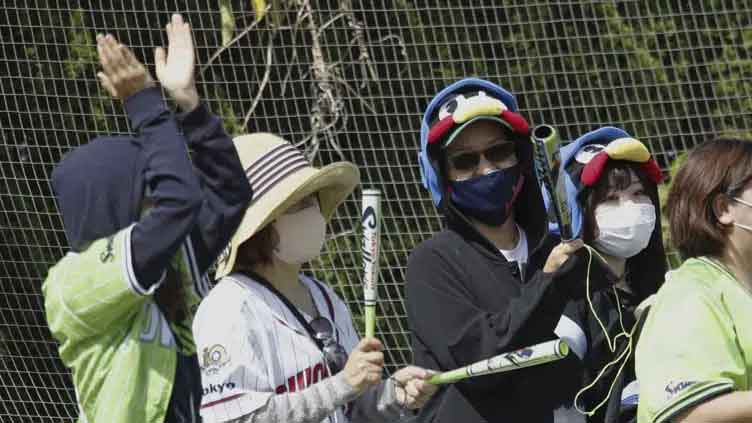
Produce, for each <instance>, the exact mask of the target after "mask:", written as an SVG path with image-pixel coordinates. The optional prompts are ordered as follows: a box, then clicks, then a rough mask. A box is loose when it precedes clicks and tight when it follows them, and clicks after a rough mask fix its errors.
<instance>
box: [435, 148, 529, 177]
mask: <svg viewBox="0 0 752 423" xmlns="http://www.w3.org/2000/svg"><path fill="white" fill-rule="evenodd" d="M481 155H483V157H485V158H486V160H488V161H489V162H492V163H502V162H504V161H506V160H508V159H510V158H514V159H515V162H516V156H515V149H514V143H513V142H500V143H496V144H494V145H492V146H490V147H487V148H486V149H484V150H480V151H466V152H461V153H457V154H454V155H452V156H449V157H448V158H447V160H449V164H450V165H451V166H452V168H454V169H456V170H459V171H471V170H475V169H476V168H477V167H478V164H479V163H480V156H481Z"/></svg>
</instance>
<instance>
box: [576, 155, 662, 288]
mask: <svg viewBox="0 0 752 423" xmlns="http://www.w3.org/2000/svg"><path fill="white" fill-rule="evenodd" d="M630 172H634V173H635V175H637V179H638V180H639V181H640V183H641V184H642V187H643V189H644V190H645V194H646V195H647V196H648V198H650V201H651V202H652V203H653V205H654V206H655V229H653V233H652V234H651V235H650V241H649V242H648V246H647V247H645V249H643V250H642V251H640V252H639V253H637V255H635V256H634V257H630V258H628V259H627V262H626V264H625V270H626V272H627V273H628V275H629V276H628V277H627V283H628V284H629V286H630V287H631V288H632V290H633V291H634V292H635V293H636V294H637V298H638V299H639V301H642V300H644V299H645V298H647V297H649V296H650V295H652V294H655V293H656V292H657V291H658V288H660V286H661V285H662V284H663V280H664V275H665V274H666V270H667V264H666V251H665V249H664V247H663V232H662V230H661V208H660V201H659V199H658V186H657V185H656V184H655V182H653V180H652V179H650V178H649V177H648V175H647V173H646V172H645V171H643V170H642V169H641V167H640V164H638V163H634V162H628V161H623V160H609V161H608V162H607V163H606V166H605V168H604V169H603V174H602V176H601V178H600V180H599V181H598V182H596V184H595V185H594V186H592V187H589V188H587V189H585V190H583V191H582V193H581V194H580V197H579V198H578V202H579V203H580V205H581V206H582V214H583V228H582V239H583V240H584V241H585V242H586V243H588V244H591V243H592V242H593V240H594V239H595V232H596V230H597V224H596V221H595V208H596V207H597V206H598V205H599V204H600V203H602V202H603V201H604V200H605V199H606V198H607V196H608V192H609V190H612V189H619V190H623V189H625V188H627V187H629V185H630V184H631V182H632V175H631V174H630Z"/></svg>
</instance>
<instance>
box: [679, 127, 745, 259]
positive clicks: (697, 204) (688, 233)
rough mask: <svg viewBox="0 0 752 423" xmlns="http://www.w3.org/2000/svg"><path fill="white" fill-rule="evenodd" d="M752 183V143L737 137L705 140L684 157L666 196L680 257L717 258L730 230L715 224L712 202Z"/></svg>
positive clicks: (739, 190) (732, 195) (716, 221)
mask: <svg viewBox="0 0 752 423" xmlns="http://www.w3.org/2000/svg"><path fill="white" fill-rule="evenodd" d="M750 180H752V142H750V141H747V140H743V139H737V138H718V139H715V140H712V141H706V142H704V143H702V144H700V145H699V146H697V147H696V148H695V149H694V150H692V151H691V152H690V153H689V155H688V156H687V158H686V160H685V162H684V163H683V164H682V166H681V167H680V168H679V172H677V174H676V177H675V178H674V181H673V183H672V185H671V190H670V191H669V194H668V200H667V202H666V207H667V208H668V217H669V222H670V223H671V242H672V244H673V245H674V247H676V248H677V249H678V250H679V253H680V254H681V255H682V257H683V258H685V259H686V258H690V257H698V256H718V255H720V254H721V253H722V252H723V249H724V247H725V245H726V240H727V236H728V230H729V228H728V227H726V226H725V225H723V224H721V222H719V221H718V217H717V216H716V214H715V211H714V210H713V203H714V202H715V200H716V198H717V197H718V196H719V195H723V196H729V197H735V196H737V195H738V194H739V193H740V192H741V191H742V190H743V189H744V187H745V186H746V185H747V183H748V182H749V181H750Z"/></svg>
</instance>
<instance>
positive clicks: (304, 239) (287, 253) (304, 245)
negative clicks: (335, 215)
mask: <svg viewBox="0 0 752 423" xmlns="http://www.w3.org/2000/svg"><path fill="white" fill-rule="evenodd" d="M273 224H274V229H275V230H276V231H277V235H279V243H278V244H277V248H275V249H274V255H275V256H277V258H278V259H280V260H282V261H283V262H285V263H290V264H303V263H306V262H308V261H311V260H312V259H314V258H316V257H318V255H319V254H320V253H321V247H322V246H323V245H324V237H325V236H326V222H325V221H324V216H322V215H321V211H320V210H319V204H318V202H316V204H314V205H312V206H309V207H306V208H304V209H302V210H299V211H296V212H294V213H287V214H283V215H282V216H280V217H278V218H277V220H275V221H274V223H273Z"/></svg>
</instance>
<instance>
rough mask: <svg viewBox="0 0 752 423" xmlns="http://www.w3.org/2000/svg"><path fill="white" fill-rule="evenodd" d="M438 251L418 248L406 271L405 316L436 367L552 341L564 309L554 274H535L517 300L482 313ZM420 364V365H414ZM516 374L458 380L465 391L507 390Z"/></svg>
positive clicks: (463, 275)
mask: <svg viewBox="0 0 752 423" xmlns="http://www.w3.org/2000/svg"><path fill="white" fill-rule="evenodd" d="M450 263H451V262H450V261H449V260H447V259H446V258H444V257H442V253H441V252H440V251H438V250H437V249H433V248H430V247H427V246H426V245H425V244H424V245H422V246H419V247H418V248H417V249H416V250H415V251H414V252H413V253H412V254H411V256H410V259H409V261H408V267H407V280H408V283H407V313H408V320H409V322H410V326H411V330H412V331H413V334H414V336H415V337H416V338H418V339H419V341H420V343H422V344H423V345H424V347H425V349H426V350H427V351H428V353H429V354H430V355H432V356H433V359H434V360H435V362H436V363H438V365H439V366H440V369H439V370H451V369H454V368H457V367H461V366H465V365H468V364H471V363H474V362H476V361H479V360H482V359H486V358H490V357H492V356H494V355H497V354H500V353H502V352H506V351H511V350H515V349H518V348H521V347H524V346H528V345H532V344H535V343H538V342H544V341H547V340H550V339H553V338H554V337H555V335H554V334H553V329H554V327H555V326H556V322H557V321H558V319H559V317H560V316H561V314H562V311H563V309H564V306H565V301H566V298H565V295H563V294H562V293H561V292H559V290H557V286H556V284H555V283H554V275H549V274H545V273H543V272H538V274H536V275H534V276H533V277H532V278H531V280H529V281H528V282H527V283H526V284H524V285H522V291H521V293H520V295H519V297H516V298H510V299H509V301H508V302H507V303H506V306H505V307H504V308H503V309H501V310H495V311H489V310H483V309H481V308H479V307H478V306H476V305H475V302H474V300H473V294H472V293H471V292H469V291H468V289H467V288H466V287H465V285H464V284H463V279H466V277H467V276H466V273H467V272H466V271H465V270H464V269H460V268H457V267H453V266H452V265H451V264H450ZM418 364H422V363H418ZM515 379H519V374H517V375H515V376H507V375H504V374H497V375H493V376H488V377H482V378H476V379H471V380H466V381H464V382H460V384H459V385H460V386H459V387H460V388H461V389H462V390H463V391H465V390H478V391H486V390H489V389H491V388H493V387H497V386H498V385H499V383H504V384H506V385H507V386H511V385H513V384H514V383H515Z"/></svg>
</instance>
